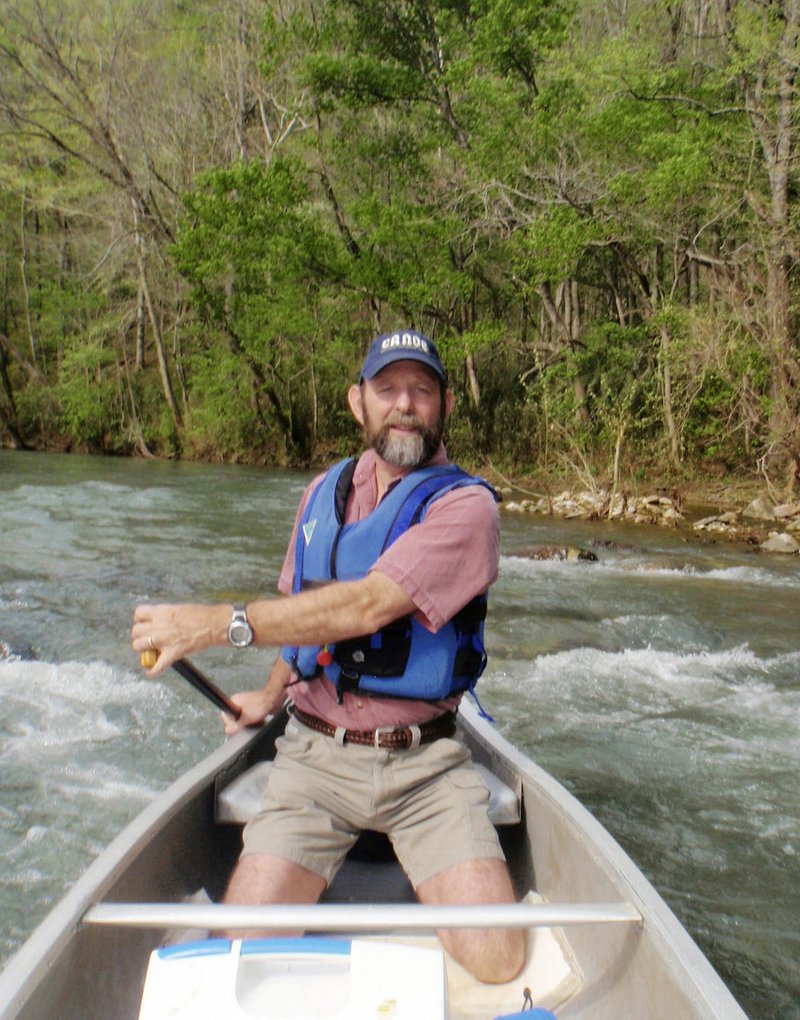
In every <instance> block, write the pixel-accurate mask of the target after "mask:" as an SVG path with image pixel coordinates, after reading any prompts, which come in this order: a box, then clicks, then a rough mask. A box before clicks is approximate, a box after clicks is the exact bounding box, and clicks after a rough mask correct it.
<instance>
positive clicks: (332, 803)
mask: <svg viewBox="0 0 800 1020" xmlns="http://www.w3.org/2000/svg"><path fill="white" fill-rule="evenodd" d="M277 747H278V754H277V756H276V758H275V763H274V766H273V768H272V770H271V773H270V778H269V781H268V783H267V788H266V791H265V793H264V798H263V801H262V805H261V810H260V812H259V813H258V815H256V817H255V818H253V820H252V821H250V822H249V823H248V825H247V826H246V827H245V831H244V850H243V853H244V854H254V853H256V854H257V853H264V854H271V855H273V856H275V857H280V858H283V859H285V860H290V861H293V862H294V863H296V864H299V865H301V866H302V867H304V868H307V869H308V870H309V871H313V872H314V874H316V875H319V876H320V877H321V878H324V879H325V881H326V882H328V884H330V883H331V882H332V881H333V877H334V875H335V874H336V872H337V871H338V870H339V867H340V865H341V863H342V861H343V860H344V858H345V855H346V854H347V851H348V850H349V849H350V847H351V846H352V845H353V843H354V842H355V841H356V839H357V837H358V835H359V833H360V832H361V831H362V830H363V829H372V830H375V831H378V832H384V833H386V834H387V835H388V836H389V838H390V840H391V842H392V845H393V846H394V850H395V853H396V854H397V858H398V860H399V861H400V863H401V865H402V866H403V869H404V870H405V872H406V874H407V875H408V877H409V879H410V880H411V883H412V885H413V886H414V887H415V888H416V887H417V886H419V885H420V884H421V883H423V882H425V881H426V880H427V879H429V878H432V877H433V876H434V875H436V874H438V873H439V872H440V871H443V870H444V869H445V868H449V867H451V866H452V865H454V864H462V863H463V862H465V861H470V860H477V859H481V858H487V857H488V858H497V859H500V860H503V859H504V855H503V851H502V849H501V847H500V842H499V840H498V838H497V833H496V832H495V829H494V826H493V825H492V823H491V822H490V821H489V816H488V813H487V805H488V803H489V792H488V790H487V789H486V785H485V784H484V783H483V781H482V780H481V778H480V776H479V775H478V774H477V772H476V771H475V769H474V768H473V767H472V762H471V759H470V755H469V751H468V750H467V749H466V747H464V745H463V744H461V743H460V742H459V741H457V740H453V739H449V738H442V739H440V740H434V741H433V742H432V743H430V744H424V745H423V746H421V747H418V748H416V749H414V750H408V751H386V750H377V749H375V748H373V747H362V746H361V745H358V744H345V745H343V746H340V745H338V744H337V743H336V741H335V740H333V739H332V738H331V737H327V736H325V735H324V734H321V733H316V732H315V731H313V730H311V729H309V728H308V727H307V726H303V724H302V723H300V722H298V720H297V719H290V720H289V722H288V725H287V727H286V732H285V734H284V736H283V737H281V738H280V739H279V740H278V744H277Z"/></svg>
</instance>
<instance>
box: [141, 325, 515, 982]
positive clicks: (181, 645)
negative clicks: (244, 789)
mask: <svg viewBox="0 0 800 1020" xmlns="http://www.w3.org/2000/svg"><path fill="white" fill-rule="evenodd" d="M348 402H349V406H350V409H351V411H352V413H353V415H354V416H355V419H356V421H358V423H359V424H360V425H361V427H362V429H363V433H364V441H365V450H364V452H363V453H362V454H361V456H360V457H359V458H358V460H346V461H342V462H340V463H339V464H336V465H334V466H333V467H332V468H331V469H330V470H329V471H327V472H325V474H323V475H321V476H319V477H318V478H316V479H314V481H313V482H312V483H311V485H310V486H309V487H308V489H307V490H306V492H305V494H304V496H303V498H302V500H301V502H300V506H299V508H298V512H297V518H296V521H295V527H294V530H293V534H292V538H291V541H290V543H289V548H288V551H287V555H286V559H285V562H284V566H283V570H282V572H281V576H280V579H279V582H278V589H279V591H280V592H281V593H282V594H283V595H285V596H287V597H284V598H269V599H266V598H265V599H257V600H255V601H253V602H250V603H249V604H248V605H246V606H233V607H232V606H231V605H229V604H227V605H226V604H221V605H214V606H207V605H186V604H184V605H162V606H153V605H142V606H138V607H137V608H136V610H135V612H134V623H133V627H132V632H131V637H132V645H133V648H134V649H136V650H137V651H142V650H144V649H146V648H148V647H149V648H154V647H155V648H157V649H159V655H158V659H157V661H156V664H155V666H154V667H153V668H152V669H151V670H150V671H149V675H151V676H156V675H158V674H160V673H162V672H163V671H164V670H165V669H166V668H167V667H168V666H170V665H171V664H172V663H173V662H175V661H176V660H177V659H179V658H182V657H183V656H185V655H189V654H190V653H192V652H196V651H199V650H202V649H205V648H208V647H211V646H213V645H225V644H226V643H230V644H233V645H234V646H236V647H246V646H247V645H250V644H257V645H271V646H275V647H278V648H280V652H279V654H278V657H277V659H276V661H275V664H274V666H273V667H272V670H271V671H270V673H269V676H268V677H267V681H266V683H265V685H264V687H263V688H261V689H259V690H255V691H247V692H243V693H240V694H237V695H234V698H233V700H234V701H235V702H236V703H237V704H238V705H239V706H240V708H241V710H242V714H241V716H240V718H239V720H238V721H234V720H233V719H232V718H231V717H230V716H225V717H224V723H225V730H226V732H227V733H228V734H233V733H235V732H236V731H237V730H238V729H239V728H241V727H242V726H253V725H260V724H261V723H262V722H263V721H264V720H265V719H266V717H267V716H268V715H270V714H271V713H274V712H275V711H277V710H278V709H279V708H280V707H281V706H282V705H283V703H284V702H285V701H286V699H287V698H288V699H289V701H290V713H291V717H290V720H289V722H288V724H287V727H286V731H285V734H284V736H282V737H281V738H280V739H279V741H278V753H277V755H276V759H275V762H274V765H273V768H272V770H271V773H270V778H269V780H268V783H267V785H266V788H265V790H264V795H263V801H262V806H261V810H260V812H259V814H258V815H257V816H256V817H255V818H254V819H253V820H252V821H251V822H249V823H248V825H247V826H246V827H245V831H244V846H243V850H242V855H241V857H240V859H239V862H238V863H237V865H236V868H235V869H234V872H233V875H232V876H231V879H230V882H229V885H228V889H227V892H226V896H225V900H226V902H227V903H232V904H249V903H254V904H278V903H284V904H285V903H314V902H316V901H317V900H318V899H319V897H320V896H321V895H322V893H323V892H324V891H325V889H326V887H327V886H328V885H329V884H330V882H331V881H332V880H333V877H334V876H335V874H336V872H337V870H338V868H339V867H340V865H341V864H342V862H343V860H344V858H345V856H346V854H347V852H348V850H349V849H350V848H351V847H352V846H353V844H354V843H355V841H356V839H357V838H358V836H359V834H360V833H361V832H363V831H365V830H368V831H377V832H382V833H386V835H387V836H388V838H389V839H390V841H391V843H392V845H393V848H394V851H395V853H396V855H397V858H398V860H399V861H400V863H401V864H402V866H403V868H404V869H405V871H406V874H407V875H408V877H409V880H410V882H411V884H412V886H413V888H414V891H415V893H416V896H417V898H418V899H419V901H420V902H421V903H425V904H438V905H442V904H487V903H511V902H514V899H515V897H514V892H513V888H512V884H511V880H510V877H509V873H508V869H507V867H506V864H505V860H504V857H503V852H502V849H501V847H500V844H499V841H498V838H497V834H496V832H495V830H494V827H493V825H492V824H491V822H490V820H489V818H488V812H487V805H488V791H487V790H486V787H485V786H484V784H483V782H482V781H481V779H480V777H479V776H478V775H477V773H476V772H475V770H474V768H473V767H472V762H471V759H470V756H469V752H468V751H467V749H466V748H465V747H464V745H463V744H462V743H461V742H460V741H459V740H458V739H457V738H456V737H455V716H456V713H457V711H458V705H459V702H460V700H461V698H462V696H463V694H464V692H465V691H468V690H471V689H472V688H474V686H475V683H476V682H477V680H478V677H479V676H480V674H481V672H482V671H483V668H484V666H485V663H486V654H485V649H484V644H483V620H484V617H485V614H486V593H487V590H488V589H489V587H490V586H491V584H492V583H493V582H494V581H495V580H496V578H497V572H498V563H499V546H500V543H499V514H498V510H497V500H496V496H495V494H494V492H493V491H492V490H491V488H490V487H489V486H488V485H487V484H486V483H485V482H483V481H482V480H481V479H479V478H476V477H474V476H471V475H469V474H467V473H466V472H464V471H462V470H461V469H460V468H458V467H456V466H455V465H452V464H450V463H449V461H448V458H447V453H446V451H445V447H444V444H443V433H444V427H445V422H446V420H447V418H448V416H449V415H450V412H451V409H452V405H453V395H452V392H451V390H450V389H449V388H448V386H447V378H446V374H445V370H444V367H443V365H442V362H441V359H440V357H439V354H438V352H437V350H436V347H435V346H434V344H433V343H432V341H431V340H430V339H429V338H428V337H426V336H423V335H422V334H421V333H418V332H416V331H414V330H403V331H398V332H396V333H391V334H385V335H382V336H379V337H377V338H376V339H375V340H374V341H373V342H372V344H371V345H370V348H369V350H368V353H367V356H366V358H365V360H364V363H363V365H362V370H361V376H360V381H359V383H358V384H357V385H352V386H351V387H350V389H349V391H348ZM258 934H259V935H262V936H263V934H264V933H263V932H259V933H258ZM439 937H440V939H441V941H442V943H443V945H444V946H445V948H446V949H447V950H448V951H449V952H450V953H451V955H453V956H454V957H455V958H456V959H457V960H458V961H459V962H460V963H461V964H462V966H464V967H466V968H467V969H468V970H469V971H470V972H471V973H473V974H474V975H475V976H476V977H478V978H479V979H481V980H483V981H490V982H501V981H509V980H511V979H512V978H513V977H514V976H516V974H517V973H518V972H519V971H520V969H521V968H522V966H523V964H524V960H525V952H526V942H525V935H524V933H522V932H520V931H517V930H457V929H451V930H443V931H441V932H440V933H439Z"/></svg>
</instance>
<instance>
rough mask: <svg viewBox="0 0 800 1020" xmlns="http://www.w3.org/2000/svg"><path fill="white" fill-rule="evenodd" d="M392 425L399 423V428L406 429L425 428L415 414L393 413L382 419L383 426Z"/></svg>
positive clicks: (389, 426)
mask: <svg viewBox="0 0 800 1020" xmlns="http://www.w3.org/2000/svg"><path fill="white" fill-rule="evenodd" d="M392 425H399V426H400V427H401V428H406V429H408V428H411V429H424V428H425V423H424V422H423V421H421V420H420V419H419V418H418V417H417V416H416V415H415V414H393V415H391V416H390V417H389V418H387V419H386V420H385V421H384V423H383V427H384V428H391V426H392Z"/></svg>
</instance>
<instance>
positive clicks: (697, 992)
mask: <svg viewBox="0 0 800 1020" xmlns="http://www.w3.org/2000/svg"><path fill="white" fill-rule="evenodd" d="M461 716H462V721H461V731H462V734H463V737H464V739H465V740H466V741H467V743H468V744H469V745H470V747H471V749H472V753H473V757H474V758H475V760H476V761H478V762H480V763H482V764H484V765H486V766H487V767H488V768H490V769H491V770H492V771H493V772H495V773H496V774H498V775H499V776H500V778H501V779H503V780H504V781H505V782H507V783H508V784H509V785H511V786H516V787H517V788H518V789H519V791H520V794H521V798H522V817H521V820H520V821H519V822H518V823H517V824H514V825H503V826H501V827H500V828H499V829H498V831H499V833H500V838H501V841H502V844H503V847H504V850H505V852H506V855H507V858H508V861H509V864H510V867H511V871H512V875H513V877H514V882H515V886H516V889H517V893H518V895H520V896H523V895H524V894H525V893H526V892H528V891H529V890H535V891H536V893H538V894H539V895H540V896H541V897H543V898H544V899H546V900H548V901H550V902H589V903H605V902H613V901H621V900H625V901H629V902H632V903H633V904H634V905H635V906H636V908H637V909H638V911H639V912H640V913H641V915H642V917H643V923H642V924H641V925H639V924H627V925H602V926H601V925H586V926H582V927H571V928H570V929H569V930H568V932H567V934H566V935H560V934H559V938H562V939H564V941H565V944H566V945H567V947H568V954H569V955H570V957H571V958H572V959H574V961H575V974H576V981H575V982H574V987H573V988H572V989H571V991H570V994H569V995H568V996H566V997H565V998H563V999H562V1000H560V1001H557V1002H556V1001H552V1002H546V1003H543V1004H544V1005H547V1006H548V1007H549V1008H555V1009H556V1011H557V1014H558V1016H559V1020H561V1018H562V1017H564V1018H567V1017H571V1018H576V1020H580V1018H587V1020H588V1018H591V1020H606V1018H608V1020H612V1018H613V1020H620V1018H626V1017H629V1018H637V1020H638V1018H640V1017H643V1016H648V1017H659V1016H663V1017H665V1018H666V1017H669V1018H670V1020H674V1018H677V1017H680V1018H697V1020H722V1018H724V1020H738V1018H745V1014H744V1013H743V1012H742V1011H741V1009H740V1008H739V1007H738V1005H737V1004H736V1002H735V1000H734V999H733V997H732V996H731V995H730V993H729V992H728V991H727V989H726V988H725V987H724V985H723V984H722V982H721V981H720V980H719V978H718V977H717V975H716V974H715V973H714V971H713V970H712V968H711V967H710V965H709V964H708V962H707V961H706V960H705V958H704V957H703V956H702V954H701V953H700V951H699V949H698V948H697V947H696V945H695V944H694V943H693V942H692V940H691V938H690V937H689V936H688V934H687V933H686V932H685V930H684V929H683V928H682V927H681V926H680V924H679V923H678V921H677V920H676V918H675V917H674V915H673V914H672V913H671V911H670V910H669V909H668V908H667V906H666V905H665V904H664V903H663V901H662V900H661V899H660V897H659V896H658V895H657V894H656V892H655V890H654V889H653V888H652V886H650V885H649V883H648V882H647V881H646V880H645V879H644V878H643V876H642V875H641V874H640V873H639V872H638V870H637V869H636V868H635V866H634V865H633V863H632V862H631V861H630V860H629V858H627V856H626V855H625V854H624V853H623V851H622V850H621V849H620V848H619V847H618V845H617V844H616V843H615V842H614V841H613V839H612V838H611V837H610V836H609V835H608V833H606V832H605V830H604V829H602V827H601V826H600V825H599V823H597V822H596V820H595V819H594V818H593V817H592V816H591V815H590V814H589V813H588V812H586V811H585V810H584V809H583V808H581V806H580V805H579V804H577V802H576V801H574V799H573V798H571V797H570V796H569V794H567V793H566V792H565V791H564V790H563V788H561V787H560V786H559V785H558V784H557V783H555V781H554V780H552V779H551V778H550V777H549V776H548V775H547V774H546V773H544V772H542V771H541V770H540V769H538V768H537V767H536V766H535V765H532V763H531V762H530V761H529V760H528V759H527V758H525V757H524V756H522V755H520V754H519V753H518V752H517V751H515V749H514V748H513V747H511V745H509V744H508V743H507V742H506V741H504V740H502V738H499V737H498V736H497V735H496V734H495V733H494V731H493V730H490V729H489V728H488V727H487V724H485V723H484V722H482V721H481V720H479V719H478V718H477V716H476V715H475V713H474V712H473V711H472V710H471V709H469V708H467V709H465V710H464V711H463V712H462V713H461ZM284 722H285V720H284V719H283V717H281V716H279V717H277V718H276V719H274V720H273V721H272V722H271V723H270V724H268V725H267V726H265V727H263V728H262V729H260V730H259V731H257V732H250V733H246V734H240V735H238V736H237V737H235V738H234V739H233V740H231V741H229V742H228V743H226V744H225V745H224V746H223V747H221V748H220V749H219V750H218V751H216V752H215V753H214V754H212V755H210V756H209V757H208V758H207V759H206V760H205V761H204V762H201V763H200V764H199V765H198V766H196V767H195V768H194V769H192V770H190V771H189V772H188V773H187V774H186V775H185V776H183V777H181V779H180V780H178V781H177V782H176V783H175V784H173V786H172V787H171V788H170V789H169V790H168V791H166V792H165V793H164V794H163V795H162V796H161V797H159V798H157V799H156V801H155V802H154V803H153V804H152V805H151V806H150V807H149V808H148V809H146V810H145V811H144V812H143V813H142V815H140V816H139V818H137V819H136V820H135V821H134V822H132V823H131V825H130V826H128V828H127V829H126V830H125V831H124V832H123V833H122V834H121V835H120V836H119V837H118V838H117V839H116V840H115V841H114V842H113V843H112V844H111V845H110V846H109V847H108V848H107V850H106V851H105V852H104V853H103V854H102V855H101V856H100V857H99V858H98V859H97V861H95V862H94V864H93V865H92V866H91V867H90V868H89V869H88V870H87V872H86V873H85V875H84V876H83V877H82V878H81V880H80V881H79V882H77V883H76V884H75V886H74V887H73V889H72V890H71V891H70V892H69V893H68V894H67V896H66V897H65V898H64V900H62V902H61V903H60V904H59V905H58V906H57V907H56V908H55V909H54V911H53V912H52V913H51V914H50V915H49V916H48V918H46V919H45V921H44V922H43V923H42V924H41V925H40V926H39V928H38V929H37V930H36V931H35V932H34V934H33V935H32V936H31V938H30V939H29V941H28V942H27V943H26V944H25V945H24V946H23V947H22V949H21V950H20V951H19V952H18V953H17V954H16V956H15V957H13V958H12V960H11V961H10V962H9V964H8V966H7V967H6V969H5V971H4V973H3V974H2V975H0V1020H52V1018H55V1017H58V1018H59V1020H101V1018H102V1020H109V1018H114V1020H128V1018H130V1020H136V1018H137V1017H138V1010H139V1003H140V1000H141V990H142V986H143V982H144V976H145V971H146V967H147V961H148V958H149V954H150V952H151V950H152V949H153V948H155V947H156V946H158V945H160V944H162V943H163V941H164V938H165V933H164V932H162V931H155V930H154V931H151V930H146V929H136V928H127V927H96V926H95V927H93V926H87V925H82V924H81V918H82V917H83V915H84V913H85V912H86V910H87V909H88V908H89V907H90V906H92V905H94V904H95V903H99V902H103V901H105V902H109V903H113V902H139V903H148V902H180V901H182V900H185V899H187V898H190V897H192V896H194V895H195V894H196V893H197V892H198V890H205V892H206V893H207V894H208V895H209V896H210V897H211V898H212V899H218V898H219V897H220V896H221V895H222V893H223V891H224V888H225V885H226V883H227V879H228V876H229V874H230V871H231V869H232V868H233V866H234V864H235V861H236V858H237V856H238V853H239V849H240V846H241V830H240V828H239V827H238V826H235V825H228V824H222V825H221V824H217V823H216V821H215V811H214V806H215V800H216V792H217V789H221V788H224V787H225V786H226V785H227V784H228V783H229V782H231V781H232V780H233V779H234V778H236V777H237V776H238V775H239V774H240V773H242V772H243V771H244V770H245V769H247V768H249V767H250V766H251V765H253V764H255V763H257V762H259V761H263V760H269V759H270V758H271V757H272V756H273V755H274V745H275V739H276V737H277V736H279V734H280V732H281V731H282V729H283V724H284ZM327 898H328V899H329V900H333V901H338V902H405V901H409V902H411V901H413V899H414V897H413V893H412V891H411V889H410V887H409V885H408V882H407V881H406V880H405V877H404V876H403V874H402V872H401V870H400V869H399V866H398V865H397V862H396V860H395V859H394V857H393V854H392V853H391V848H390V847H389V845H388V843H387V841H386V840H385V839H384V838H383V837H380V836H378V835H376V834H365V836H364V837H363V838H362V839H361V840H359V843H358V844H357V845H356V847H355V848H354V851H353V853H352V854H351V856H350V858H349V859H348V862H347V863H346V865H345V867H344V868H343V869H342V871H341V872H340V875H339V876H337V879H336V881H335V882H334V884H333V885H332V887H331V889H330V890H329V891H328V894H327ZM534 992H535V989H534ZM515 994H516V993H515ZM515 1008H521V1000H520V1003H519V1005H518V1006H516V1007H515ZM510 1011H511V1010H510V1009H509V1010H508V1012H510ZM494 1015H495V1014H489V1016H494Z"/></svg>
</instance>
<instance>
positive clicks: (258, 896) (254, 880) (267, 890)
mask: <svg viewBox="0 0 800 1020" xmlns="http://www.w3.org/2000/svg"><path fill="white" fill-rule="evenodd" d="M326 885H327V883H326V882H325V879H324V878H320V876H319V875H316V874H315V873H314V872H313V871H309V870H308V869H307V868H303V867H301V866H300V865H299V864H295V863H294V862H293V861H287V860H284V859H283V858H282V857H272V856H271V855H270V854H246V855H245V856H244V857H241V858H240V859H239V862H238V864H237V865H236V867H235V868H234V870H233V874H232V875H231V878H230V881H229V882H228V888H227V890H226V892H225V897H224V900H223V902H225V903H233V904H249V903H254V904H265V905H268V904H274V903H316V902H317V900H318V899H319V898H320V896H321V895H322V893H323V892H324V891H325V886H326ZM229 934H230V935H231V936H233V937H235V938H252V937H254V936H255V937H261V938H264V937H269V936H271V935H285V936H291V935H300V934H302V933H301V932H275V931H236V932H230V933H229Z"/></svg>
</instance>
